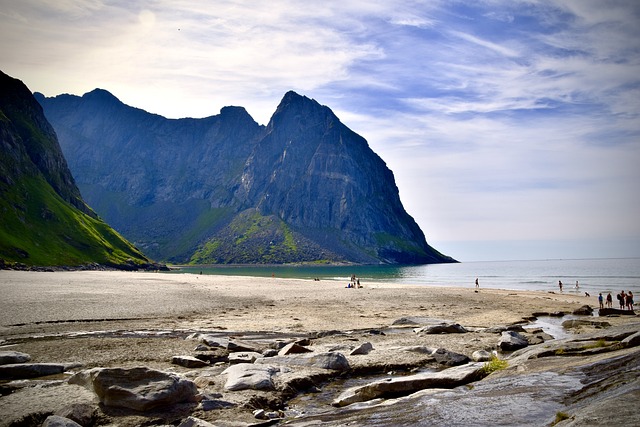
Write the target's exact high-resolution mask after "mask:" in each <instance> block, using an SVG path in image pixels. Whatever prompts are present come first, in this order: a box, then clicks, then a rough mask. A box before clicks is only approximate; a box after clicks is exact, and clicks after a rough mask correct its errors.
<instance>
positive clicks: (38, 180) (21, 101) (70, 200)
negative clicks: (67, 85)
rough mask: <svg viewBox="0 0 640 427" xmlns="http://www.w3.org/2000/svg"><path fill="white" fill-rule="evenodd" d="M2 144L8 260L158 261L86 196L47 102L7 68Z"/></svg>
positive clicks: (4, 261)
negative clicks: (105, 217) (124, 235)
mask: <svg viewBox="0 0 640 427" xmlns="http://www.w3.org/2000/svg"><path fill="white" fill-rule="evenodd" d="M0 148H1V150H0V218H1V221H0V264H1V266H2V267H5V266H7V265H22V266H61V265H64V266H70V267H76V266H81V265H87V264H91V265H95V264H101V265H105V266H110V267H116V268H126V269H137V268H139V267H147V266H150V261H149V260H148V259H147V258H146V257H145V256H144V255H143V254H142V253H141V252H140V251H139V250H138V249H136V248H135V247H133V246H132V245H131V244H130V243H129V242H127V241H126V240H124V239H123V238H122V236H120V235H119V234H118V233H116V232H115V231H114V230H113V229H111V228H110V227H109V226H108V225H107V224H106V223H104V221H102V220H101V219H100V218H99V217H98V215H97V214H96V213H95V212H94V211H93V210H92V209H91V208H90V207H89V206H88V205H87V204H86V203H85V202H84V200H83V198H82V196H81V194H80V191H79V189H78V187H77V186H76V184H75V180H74V178H73V176H72V174H71V172H70V170H69V168H68V165H67V162H66V160H65V157H64V155H63V153H62V150H61V148H60V145H59V143H58V140H57V138H56V134H55V131H54V129H53V127H52V126H51V125H50V124H49V122H48V121H47V120H46V118H45V116H44V112H43V110H42V107H41V106H40V104H39V103H38V102H37V101H36V100H35V98H34V97H33V95H32V94H31V92H30V91H29V89H28V88H27V87H26V86H25V85H24V83H22V82H21V81H20V80H18V79H14V78H13V77H10V76H8V75H6V74H4V73H2V72H0Z"/></svg>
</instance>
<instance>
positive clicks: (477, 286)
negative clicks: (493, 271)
mask: <svg viewBox="0 0 640 427" xmlns="http://www.w3.org/2000/svg"><path fill="white" fill-rule="evenodd" d="M479 287H480V284H479V283H478V278H477V277H476V289H478V288H479Z"/></svg>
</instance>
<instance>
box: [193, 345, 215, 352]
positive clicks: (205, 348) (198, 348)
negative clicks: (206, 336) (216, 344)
mask: <svg viewBox="0 0 640 427" xmlns="http://www.w3.org/2000/svg"><path fill="white" fill-rule="evenodd" d="M209 350H211V347H209V346H208V345H206V344H198V345H197V346H196V348H194V349H193V351H209Z"/></svg>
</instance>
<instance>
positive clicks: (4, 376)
mask: <svg viewBox="0 0 640 427" xmlns="http://www.w3.org/2000/svg"><path fill="white" fill-rule="evenodd" d="M65 370H66V365H61V364H58V363H15V364H9V365H1V366H0V380H17V379H26V378H38V377H44V376H46V375H55V374H61V373H63V372H64V371H65Z"/></svg>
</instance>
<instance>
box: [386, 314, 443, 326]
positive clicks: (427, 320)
mask: <svg viewBox="0 0 640 427" xmlns="http://www.w3.org/2000/svg"><path fill="white" fill-rule="evenodd" d="M438 323H447V321H446V320H443V319H434V318H433V317H418V316H409V317H401V318H400V319H398V320H395V321H394V322H393V323H392V325H393V326H420V325H434V324H438Z"/></svg>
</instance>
